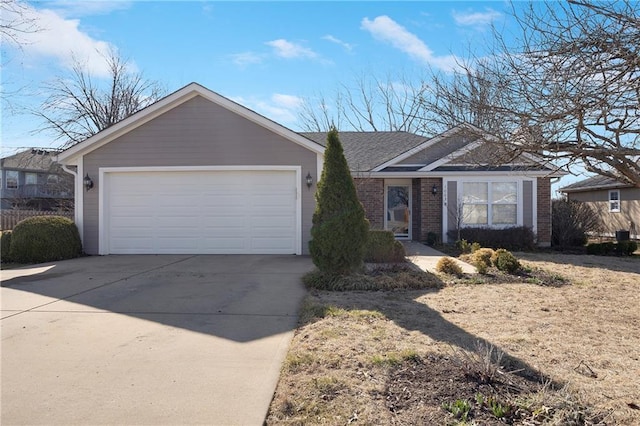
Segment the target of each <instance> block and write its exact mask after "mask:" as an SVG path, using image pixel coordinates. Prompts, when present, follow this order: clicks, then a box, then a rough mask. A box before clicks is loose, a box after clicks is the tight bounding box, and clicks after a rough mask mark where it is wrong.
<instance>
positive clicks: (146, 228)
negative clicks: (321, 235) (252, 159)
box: [104, 170, 298, 254]
mask: <svg viewBox="0 0 640 426" xmlns="http://www.w3.org/2000/svg"><path fill="white" fill-rule="evenodd" d="M296 176H297V174H296V172H295V171H294V170H278V171H270V170H264V171H228V170H225V171H166V172H147V171H144V172H110V173H106V174H105V177H106V179H107V180H108V184H107V185H105V187H106V188H108V193H106V194H105V197H104V199H105V201H106V203H107V204H108V205H107V207H106V208H105V209H104V214H105V216H106V217H105V220H104V223H105V224H106V227H105V232H104V235H105V236H106V237H107V239H108V240H107V241H108V243H107V246H108V250H107V251H108V252H109V253H122V254H125V253H158V254H164V253H166V254H170V253H189V254H190V253H210V254H224V253H274V254H275V253H289V254H292V253H295V252H296V246H297V244H296V243H297V238H298V230H297V229H296V227H297V220H296V217H297V214H298V213H297V208H298V207H297V200H296V192H297V184H296Z"/></svg>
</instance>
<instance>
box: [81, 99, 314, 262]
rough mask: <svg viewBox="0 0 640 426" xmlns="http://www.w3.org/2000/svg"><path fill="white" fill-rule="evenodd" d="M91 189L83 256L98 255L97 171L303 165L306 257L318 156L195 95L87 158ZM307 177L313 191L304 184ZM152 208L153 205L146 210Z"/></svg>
mask: <svg viewBox="0 0 640 426" xmlns="http://www.w3.org/2000/svg"><path fill="white" fill-rule="evenodd" d="M83 161H84V162H83V167H84V173H88V174H89V176H91V177H92V178H93V181H94V184H95V186H94V188H93V189H92V190H91V191H89V192H85V193H84V212H83V214H84V243H85V247H84V249H85V252H87V253H88V254H97V253H98V250H99V243H98V192H99V188H98V187H99V185H100V182H99V181H98V180H99V179H98V176H99V168H100V167H152V166H156V167H157V166H252V165H267V166H301V167H302V173H301V179H302V182H301V183H300V188H301V194H302V251H303V253H304V254H307V253H308V245H309V244H308V243H309V239H310V230H311V219H312V215H313V211H314V209H315V200H314V196H313V194H314V191H313V189H314V188H315V184H316V182H317V181H318V172H317V170H316V169H317V156H316V154H315V153H314V152H312V151H310V150H308V149H307V148H304V147H302V146H300V145H298V144H296V143H294V142H292V141H290V140H288V139H285V138H284V137H282V136H280V135H278V134H276V133H273V132H271V131H269V130H268V129H266V128H264V127H262V126H260V125H258V124H255V123H253V122H251V121H249V120H247V119H245V118H243V117H241V116H239V115H237V114H235V113H233V112H231V111H229V110H227V109H225V108H223V107H221V106H219V105H217V104H215V103H213V102H210V101H208V100H206V99H204V98H202V97H200V96H197V97H195V98H193V99H191V100H189V101H187V102H185V103H184V104H182V105H179V106H177V107H175V108H173V109H171V110H169V111H167V112H166V113H164V114H162V115H161V116H159V117H156V118H155V119H153V120H151V121H149V122H147V123H145V124H143V125H142V126H140V127H138V128H136V129H134V130H132V131H130V132H128V133H127V134H125V135H123V136H121V137H119V138H117V139H115V140H113V141H111V142H109V143H107V144H106V145H104V146H102V147H100V148H98V149H96V150H95V151H92V152H90V153H89V154H87V155H85V156H84V158H83ZM307 173H311V176H312V177H313V181H314V187H313V188H312V190H307V187H306V184H305V183H304V181H305V177H306V176H307ZM150 207H151V206H150Z"/></svg>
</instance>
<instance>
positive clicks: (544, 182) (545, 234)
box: [538, 178, 551, 247]
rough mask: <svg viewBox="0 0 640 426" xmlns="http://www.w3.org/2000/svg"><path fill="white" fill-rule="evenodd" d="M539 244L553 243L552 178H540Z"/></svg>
mask: <svg viewBox="0 0 640 426" xmlns="http://www.w3.org/2000/svg"><path fill="white" fill-rule="evenodd" d="M538 245H539V246H542V247H548V246H550V245H551V179H550V178H538Z"/></svg>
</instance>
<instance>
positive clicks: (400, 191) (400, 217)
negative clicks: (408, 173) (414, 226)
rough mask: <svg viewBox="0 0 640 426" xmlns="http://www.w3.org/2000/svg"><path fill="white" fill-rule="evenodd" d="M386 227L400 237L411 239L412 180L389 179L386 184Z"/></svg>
mask: <svg viewBox="0 0 640 426" xmlns="http://www.w3.org/2000/svg"><path fill="white" fill-rule="evenodd" d="M384 210H385V217H384V227H385V229H386V230H388V231H391V232H393V234H394V235H395V237H396V238H398V239H411V180H410V179H397V180H396V179H387V180H385V185H384Z"/></svg>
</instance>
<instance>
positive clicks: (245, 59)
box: [231, 52, 264, 68]
mask: <svg viewBox="0 0 640 426" xmlns="http://www.w3.org/2000/svg"><path fill="white" fill-rule="evenodd" d="M231 60H232V61H233V63H234V64H236V65H238V66H239V67H242V68H244V67H246V66H247V65H253V64H260V63H262V61H263V60H264V55H261V54H259V53H255V52H241V53H234V54H233V55H231Z"/></svg>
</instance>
